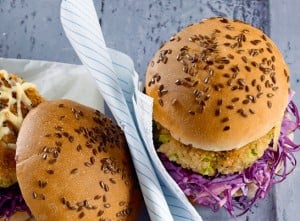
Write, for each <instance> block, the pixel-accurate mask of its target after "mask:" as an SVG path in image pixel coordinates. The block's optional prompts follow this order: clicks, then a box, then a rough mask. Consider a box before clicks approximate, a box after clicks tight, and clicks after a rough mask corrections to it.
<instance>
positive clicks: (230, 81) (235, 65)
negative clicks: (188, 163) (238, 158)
mask: <svg viewBox="0 0 300 221" xmlns="http://www.w3.org/2000/svg"><path fill="white" fill-rule="evenodd" d="M288 91H289V69H288V67H287V65H286V64H285V62H284V60H283V57H282V55H281V54H280V51H279V49H278V48H277V47H276V45H275V44H274V43H273V42H272V41H271V40H270V39H269V38H268V37H267V36H266V35H265V34H264V33H263V32H262V31H261V30H259V29H256V28H254V27H252V26H250V25H248V24H245V23H242V22H239V21H232V20H230V19H225V18H211V19H208V20H204V21H202V22H200V23H198V24H194V25H191V26H188V27H186V28H185V29H183V30H182V31H180V32H179V33H178V34H176V35H174V36H173V37H172V38H171V39H170V40H169V41H167V42H166V43H165V44H164V45H163V46H162V47H161V48H160V49H159V50H158V51H157V52H156V54H155V55H154V57H153V58H152V60H151V61H150V63H149V66H148V70H147V76H146V93H147V94H148V95H149V96H151V97H153V98H154V107H153V117H154V120H155V121H157V122H159V123H160V124H161V125H162V126H163V127H165V128H166V129H168V130H169V131H170V133H171V135H172V136H173V137H174V138H175V139H177V140H179V141H180V142H182V143H183V144H186V145H192V146H193V147H194V148H200V149H204V150H211V151H223V150H232V149H236V148H240V147H242V146H244V145H246V144H248V143H250V142H251V141H254V140H256V139H258V138H260V137H262V136H264V135H265V134H266V133H267V132H268V131H270V130H271V129H272V128H273V127H274V126H275V125H276V123H277V122H279V121H280V120H281V119H282V116H283V113H284V110H285V108H286V105H287V102H288Z"/></svg>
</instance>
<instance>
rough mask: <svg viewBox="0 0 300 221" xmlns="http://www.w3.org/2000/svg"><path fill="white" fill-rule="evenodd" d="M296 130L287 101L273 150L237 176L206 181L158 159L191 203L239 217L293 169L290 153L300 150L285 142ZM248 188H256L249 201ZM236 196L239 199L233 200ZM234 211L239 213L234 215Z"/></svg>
mask: <svg viewBox="0 0 300 221" xmlns="http://www.w3.org/2000/svg"><path fill="white" fill-rule="evenodd" d="M291 118H292V119H291ZM296 130H300V116H299V112H298V109H297V107H296V105H295V104H294V103H293V101H290V102H289V105H288V107H287V108H286V114H285V116H284V118H283V122H282V127H281V131H280V136H279V141H278V145H277V146H278V148H277V150H274V149H273V145H272V143H271V144H270V146H269V148H268V149H267V150H266V151H265V153H264V155H263V156H262V157H261V158H260V159H258V160H257V161H256V162H255V163H254V164H253V165H252V166H251V167H249V168H247V169H245V170H244V171H243V172H242V173H240V174H230V175H221V174H217V175H216V176H214V177H212V178H211V177H206V176H202V175H200V174H197V173H195V172H193V171H191V170H188V169H183V168H181V167H180V166H179V165H178V164H176V163H174V162H171V161H169V160H168V158H167V157H166V156H165V155H163V154H159V157H160V159H161V161H162V163H163V164H164V166H165V167H166V169H167V171H168V172H169V174H170V175H171V177H172V178H173V179H174V180H175V181H176V183H177V184H178V185H179V187H180V188H181V189H182V190H183V192H184V193H185V194H186V195H187V196H188V197H189V198H191V199H192V200H193V201H194V202H195V203H197V204H199V205H202V206H207V207H210V208H211V209H212V210H213V211H217V210H218V209H220V208H221V207H224V208H225V209H226V210H227V211H228V212H229V214H230V215H231V216H240V215H243V214H244V213H246V212H247V211H248V210H249V209H250V208H251V206H252V205H253V204H254V203H255V202H256V200H257V199H259V198H261V199H263V198H265V197H266V195H267V194H268V193H269V191H270V189H271V188H272V186H273V185H274V184H276V183H280V182H282V181H283V180H285V179H286V177H287V175H289V174H290V173H291V172H292V171H293V170H294V168H295V167H296V158H295V156H294V152H296V151H299V150H300V144H295V143H294V142H293V141H292V140H291V139H290V138H289V135H290V134H292V133H294V132H295V131H296ZM277 167H280V168H281V169H280V171H276V168H277ZM250 184H251V185H255V187H256V188H257V189H256V190H255V193H254V196H253V197H248V196H247V193H248V191H249V185H250ZM254 189H255V188H254ZM237 192H238V193H239V195H242V196H239V197H235V194H236V193H237ZM236 210H239V211H240V213H239V214H238V215H236V213H235V212H236Z"/></svg>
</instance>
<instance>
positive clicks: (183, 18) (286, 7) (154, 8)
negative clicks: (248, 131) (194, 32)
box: [0, 0, 300, 221]
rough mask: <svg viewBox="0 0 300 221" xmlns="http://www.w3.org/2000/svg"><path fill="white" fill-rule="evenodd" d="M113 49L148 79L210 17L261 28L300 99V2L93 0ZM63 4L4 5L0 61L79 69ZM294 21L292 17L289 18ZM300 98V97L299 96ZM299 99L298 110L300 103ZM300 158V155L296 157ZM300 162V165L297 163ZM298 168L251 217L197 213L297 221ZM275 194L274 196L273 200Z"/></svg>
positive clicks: (26, 0)
mask: <svg viewBox="0 0 300 221" xmlns="http://www.w3.org/2000/svg"><path fill="white" fill-rule="evenodd" d="M94 2H95V6H96V10H97V12H98V15H99V16H100V20H99V21H100V22H101V24H102V29H103V32H104V36H105V39H106V42H107V45H108V46H109V47H112V48H115V49H117V50H120V51H122V52H124V53H126V54H128V55H129V56H131V57H132V58H133V60H134V62H135V65H136V70H137V71H138V72H139V73H140V76H141V78H142V79H144V73H145V71H146V67H147V62H148V60H149V59H150V58H151V57H152V55H153V54H154V52H155V51H156V50H157V49H158V48H159V46H160V44H161V43H162V42H164V41H165V40H167V39H168V38H169V37H170V36H171V35H172V34H174V33H176V32H177V31H178V30H180V29H181V28H183V27H185V26H186V25H188V24H190V23H193V22H198V21H200V20H201V19H203V18H206V17H210V16H227V17H230V18H236V19H241V20H244V21H246V22H249V23H251V24H252V25H254V26H256V27H260V28H262V29H263V30H264V31H265V32H266V33H267V34H270V35H271V37H272V38H273V39H274V40H275V42H276V43H278V45H279V47H280V49H281V50H282V52H283V54H284V55H285V57H286V59H287V62H288V63H289V65H290V68H291V71H292V73H293V74H292V78H291V83H292V88H293V89H294V90H296V91H297V92H298V94H300V72H299V71H298V70H299V69H300V64H299V63H298V62H297V61H298V60H299V59H300V46H299V40H298V36H300V26H299V20H300V15H299V9H300V2H299V1H296V0H273V1H269V0H226V1H223V0H189V1H184V0H172V1H171V0H156V1H136V0H128V1H122V0H95V1H94ZM59 5H60V0H42V1H37V0H0V21H1V23H0V57H12V58H28V59H42V60H49V61H61V62H68V63H79V59H78V58H77V56H76V54H75V53H74V51H73V49H72V48H71V46H70V44H69V43H68V41H67V39H66V38H65V35H64V33H63V30H62V27H61V24H60V20H59ZM291 15H292V16H291ZM298 97H299V98H300V96H298ZM299 98H297V100H296V101H297V104H298V105H299V104H300V99H299ZM296 139H297V140H298V141H299V140H300V136H299V135H298V136H296ZM298 155H299V154H298ZM298 158H299V157H298ZM299 160H300V159H299ZM299 170H300V169H299V167H298V169H297V171H296V173H294V174H292V175H291V177H290V178H289V179H288V180H287V181H286V182H285V183H284V184H282V185H279V186H278V187H277V188H275V189H273V190H272V194H270V195H269V196H268V197H267V199H265V200H264V201H260V202H258V203H257V204H255V206H254V207H253V209H251V211H250V212H248V213H247V214H246V215H244V216H242V217H239V218H237V219H231V218H230V217H228V215H226V213H225V212H224V211H220V212H218V213H215V214H212V213H211V212H209V211H208V210H207V209H205V208H199V211H201V214H202V216H203V218H204V220H207V221H215V220H218V221H219V220H222V221H224V220H225V221H226V220H238V221H260V220H264V221H282V220H283V221H296V220H298V217H297V215H296V214H297V209H298V208H299V206H300V191H299V190H297V188H298V184H299V183H300V178H299V175H298V174H299V172H300V171H299ZM275 193H276V195H275Z"/></svg>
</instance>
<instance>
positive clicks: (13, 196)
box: [0, 183, 31, 220]
mask: <svg viewBox="0 0 300 221" xmlns="http://www.w3.org/2000/svg"><path fill="white" fill-rule="evenodd" d="M18 211H19V212H23V211H25V212H27V213H28V215H31V212H30V210H29V208H28V207H27V205H26V203H25V201H24V199H23V196H22V194H21V190H20V188H19V185H18V184H17V183H16V184H14V185H12V186H10V187H8V188H0V218H2V217H5V219H4V220H9V218H10V217H11V216H12V215H13V214H14V213H16V212H18Z"/></svg>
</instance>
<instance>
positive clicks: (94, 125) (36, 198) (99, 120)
mask: <svg viewBox="0 0 300 221" xmlns="http://www.w3.org/2000/svg"><path fill="white" fill-rule="evenodd" d="M16 161H17V165H16V171H17V178H18V182H19V185H20V188H21V191H22V195H23V197H24V199H25V201H26V204H27V205H28V206H29V208H30V210H31V211H32V214H33V215H34V217H35V218H36V219H37V220H39V221H43V220H44V221H48V220H49V221H50V220H51V221H52V220H99V219H103V220H106V219H107V220H119V219H120V220H124V221H125V220H127V221H129V220H130V221H131V220H136V219H137V216H138V214H139V205H140V204H141V193H140V189H139V188H138V185H137V179H136V177H135V172H134V169H133V165H132V162H131V160H130V155H129V151H128V147H127V143H126V140H125V136H124V134H123V132H122V131H121V129H120V128H119V127H118V126H117V125H116V124H115V123H113V122H112V121H111V120H110V119H109V118H107V117H105V116H104V115H103V114H102V113H100V112H99V111H96V110H94V109H92V108H89V107H86V106H83V105H80V104H78V103H75V102H73V101H70V100H56V101H46V102H44V103H42V104H40V106H38V107H36V108H34V109H33V110H31V111H30V112H29V114H28V115H27V117H26V118H25V120H24V122H23V125H22V127H21V130H20V133H19V136H18V140H17V150H16Z"/></svg>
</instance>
